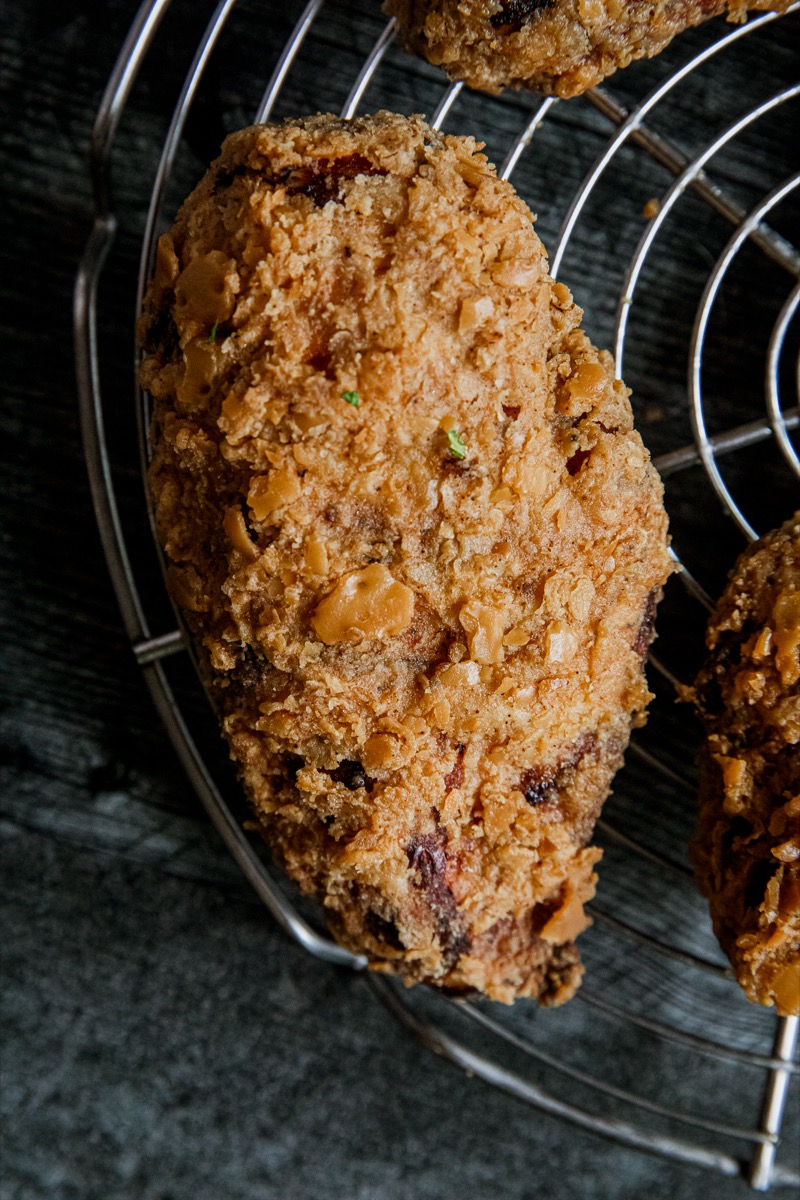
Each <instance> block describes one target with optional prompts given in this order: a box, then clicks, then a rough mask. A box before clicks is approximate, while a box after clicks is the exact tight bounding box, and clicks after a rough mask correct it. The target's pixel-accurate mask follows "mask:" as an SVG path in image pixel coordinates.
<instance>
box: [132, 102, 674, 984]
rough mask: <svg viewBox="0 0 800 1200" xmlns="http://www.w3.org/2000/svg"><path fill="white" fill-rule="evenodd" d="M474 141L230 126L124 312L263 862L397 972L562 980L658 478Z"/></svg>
mask: <svg viewBox="0 0 800 1200" xmlns="http://www.w3.org/2000/svg"><path fill="white" fill-rule="evenodd" d="M479 149H480V147H479V146H478V145H476V143H475V142H474V141H473V140H472V139H471V138H456V137H443V136H442V135H440V134H438V133H436V132H434V131H432V130H431V129H429V128H428V127H427V126H426V125H425V123H424V122H423V121H422V120H421V119H420V118H411V119H407V118H404V117H400V116H395V115H393V114H390V113H379V114H378V115H377V116H373V117H363V118H359V119H357V120H353V121H342V120H339V119H338V118H335V117H331V116H316V117H309V118H306V119H304V120H295V121H288V122H286V123H285V124H283V125H266V126H261V127H255V128H252V129H245V130H243V131H242V132H240V133H237V134H234V135H233V136H231V137H229V138H228V139H227V141H226V142H225V145H224V147H223V150H222V154H221V156H220V158H219V159H218V160H217V161H216V162H215V163H214V165H213V166H212V167H211V169H210V170H209V172H208V174H207V175H206V177H205V179H204V180H203V181H202V182H201V183H200V185H199V186H198V188H197V189H196V190H195V192H194V193H193V194H192V196H191V197H190V198H189V199H188V200H187V201H186V203H185V204H184V206H183V208H182V209H181V211H180V213H179V215H178V218H177V220H176V222H175V226H174V228H173V229H172V231H171V233H169V234H167V235H165V236H164V237H163V238H162V239H161V243H160V246H159V255H158V267H157V271H156V274H155V279H154V281H153V282H152V284H151V286H150V289H149V291H148V294H147V298H146V302H145V307H144V313H143V316H142V318H141V322H140V331H139V332H140V337H141V339H142V342H143V345H144V346H145V347H146V350H147V357H146V359H145V361H144V364H143V366H142V381H143V383H144V385H145V386H146V387H147V388H149V390H150V392H151V393H152V396H153V399H154V414H153V427H152V443H153V462H152V469H151V472H150V484H151V488H152V494H153V498H154V502H155V511H156V520H157V527H158V532H159V536H160V538H161V541H162V544H163V546H164V548H165V551H166V554H167V556H168V558H169V560H170V562H171V571H170V577H171V588H172V592H173V594H174V596H175V597H176V598H177V600H178V602H179V603H180V604H181V606H182V607H183V609H184V610H185V612H186V614H187V620H188V622H189V625H190V626H191V628H192V630H193V631H194V634H195V637H196V639H197V642H198V644H199V646H200V647H201V654H202V657H203V659H204V661H205V662H206V664H207V668H206V669H207V671H208V675H209V678H210V681H211V686H212V689H213V692H214V694H215V696H216V699H217V703H218V706H219V709H220V712H221V715H222V720H223V724H224V730H225V734H226V736H227V738H228V741H229V744H230V748H231V753H232V755H233V757H234V758H235V759H236V761H237V763H238V764H239V768H240V771H241V776H242V779H243V782H244V786H245V789H246V791H247V794H248V796H249V799H250V801H251V803H252V806H253V810H254V812H255V814H256V819H257V821H258V822H259V824H260V826H261V828H262V829H263V831H264V835H265V837H266V839H267V841H268V843H269V845H270V847H271V849H272V853H273V855H274V856H275V858H276V859H277V861H278V862H280V863H281V864H282V865H283V867H284V868H285V869H286V870H287V871H288V873H289V874H290V875H291V877H292V878H293V879H294V880H295V881H296V882H297V883H298V884H299V886H300V887H301V889H302V890H303V891H304V892H306V893H308V894H310V895H312V896H315V897H316V898H317V899H318V900H319V902H320V903H321V904H322V905H323V906H324V908H325V910H326V913H327V918H328V921H329V924H330V926H331V928H332V930H333V931H334V933H335V935H336V937H337V938H339V939H340V941H341V942H342V943H343V944H344V945H346V946H348V947H351V948H353V949H355V950H358V951H360V952H363V953H365V954H366V955H368V957H369V960H370V963H371V965H372V966H373V968H375V969H379V970H386V971H391V972H394V973H396V974H398V975H400V976H402V977H403V978H404V979H405V980H406V981H407V982H414V981H419V980H423V981H426V982H430V983H434V984H437V985H440V986H442V987H446V988H450V989H457V990H467V989H476V990H478V991H481V992H484V993H485V994H487V995H489V996H492V997H494V998H495V999H499V1000H504V1001H510V1000H512V999H513V998H514V997H515V996H518V995H527V996H538V997H539V998H540V999H541V1000H542V1001H543V1002H544V1003H558V1002H560V1001H561V1000H564V999H566V998H568V997H569V996H570V995H571V994H572V993H573V992H574V990H575V988H576V987H577V985H578V982H579V979H580V974H581V969H582V968H581V967H580V964H579V958H578V953H577V950H576V949H575V945H574V938H575V937H576V935H577V934H578V933H579V932H580V931H581V930H582V929H583V928H584V927H585V926H586V925H587V923H588V919H587V917H586V915H585V913H584V908H583V905H584V902H585V901H586V900H587V899H588V898H589V897H590V896H591V895H592V893H593V890H594V884H595V875H594V865H595V863H596V862H597V859H598V858H599V856H600V852H599V851H598V850H596V849H593V848H590V847H587V842H588V839H589V837H590V835H591V832H592V828H593V826H594V823H595V820H596V818H597V815H598V812H599V810H600V806H601V804H602V802H603V799H604V797H605V796H606V793H607V792H608V789H609V785H610V782H611V779H612V776H613V774H614V772H615V771H616V769H617V768H618V766H619V765H620V762H621V759H622V753H623V750H624V747H625V745H626V743H627V740H628V736H629V731H630V726H631V721H632V720H634V721H640V720H641V719H642V713H643V709H644V707H645V704H646V702H647V700H648V698H649V695H648V692H647V688H646V686H645V681H644V676H643V659H644V658H645V656H646V651H647V646H648V643H649V641H650V639H651V637H652V628H653V615H654V606H655V598H656V595H657V593H658V591H659V589H660V587H661V585H662V584H663V582H664V580H665V579H666V577H667V575H668V574H669V572H670V563H669V559H668V555H667V548H666V516H665V513H664V509H663V507H662V500H661V485H660V482H659V479H658V477H657V475H656V473H655V471H654V469H653V468H652V466H651V465H650V461H649V457H648V454H647V452H646V450H645V449H644V447H643V446H642V443H641V440H640V438H639V436H638V434H637V433H636V432H634V430H633V425H632V417H631V410H630V405H629V402H628V395H627V391H626V389H625V387H624V385H623V384H622V383H621V382H620V381H619V380H615V379H614V372H613V365H612V360H611V358H610V357H609V355H607V354H604V353H598V351H597V350H595V349H594V347H593V346H592V345H591V343H590V342H589V340H588V338H587V337H586V336H585V334H583V333H582V332H581V330H580V328H579V321H580V317H581V313H580V310H579V309H578V308H576V306H575V305H574V304H573V302H572V297H571V295H570V293H569V290H568V289H567V288H566V287H565V286H564V285H563V284H556V283H554V282H553V280H552V279H551V278H550V277H549V275H548V274H547V261H546V257H545V253H544V250H543V247H542V245H541V243H540V242H539V239H538V238H537V237H536V234H535V233H534V232H533V228H532V226H531V214H530V212H529V211H528V209H527V207H526V206H525V204H524V203H523V202H522V201H521V200H520V199H519V197H518V196H517V195H516V194H515V192H514V190H513V188H512V187H511V186H510V185H509V184H508V183H505V182H502V181H501V180H499V179H498V178H497V176H496V174H495V172H494V169H493V168H492V167H491V166H490V165H489V164H488V163H487V162H486V159H485V158H484V157H483V156H482V155H481V154H480V153H479Z"/></svg>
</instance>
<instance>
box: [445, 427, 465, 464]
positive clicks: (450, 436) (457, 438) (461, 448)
mask: <svg viewBox="0 0 800 1200" xmlns="http://www.w3.org/2000/svg"><path fill="white" fill-rule="evenodd" d="M447 444H448V446H449V447H450V453H451V454H454V455H455V456H456V458H466V457H467V447H466V446H465V445H464V443H463V441H462V440H461V434H460V433H459V432H458V430H457V429H448V431H447Z"/></svg>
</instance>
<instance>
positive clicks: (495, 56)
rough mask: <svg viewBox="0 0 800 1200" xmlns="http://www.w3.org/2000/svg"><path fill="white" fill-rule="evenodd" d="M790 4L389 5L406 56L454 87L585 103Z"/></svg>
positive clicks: (574, 0) (585, 0) (518, 1)
mask: <svg viewBox="0 0 800 1200" xmlns="http://www.w3.org/2000/svg"><path fill="white" fill-rule="evenodd" d="M789 3H790V0H654V2H650V3H642V0H633V2H632V3H631V2H628V0H384V5H383V9H384V12H385V13H387V14H388V15H390V16H394V17H396V18H397V21H398V25H399V29H400V37H401V40H402V41H403V42H404V43H405V46H406V48H407V49H408V50H410V51H412V52H413V53H415V54H418V55H420V56H421V57H422V58H425V59H427V60H428V62H429V63H433V65H434V66H437V67H443V68H444V69H445V71H447V73H448V75H449V76H450V78H451V79H460V80H463V81H464V82H465V83H468V84H469V85H470V87H474V88H479V89H480V90H482V91H485V92H492V93H497V92H499V91H501V90H502V89H503V88H504V87H511V88H522V87H524V88H530V89H531V90H533V91H537V92H544V93H545V94H547V95H552V96H563V97H567V96H578V95H580V93H581V92H585V91H586V89H587V88H590V87H594V86H595V84H597V83H600V82H601V80H603V79H605V78H606V76H608V75H611V74H612V73H613V72H614V71H616V70H617V69H618V68H621V67H627V66H628V64H629V63H631V62H633V61H634V60H635V59H638V58H653V56H654V55H656V54H659V53H660V52H661V51H662V50H663V49H664V47H665V46H667V45H668V44H669V43H670V42H671V41H672V39H673V38H674V37H675V35H676V34H678V33H681V32H682V30H684V29H687V28H688V27H689V26H691V25H699V24H700V23H701V22H702V21H706V20H708V18H709V17H715V16H719V15H720V14H721V13H724V12H725V11H726V10H727V13H728V20H729V21H744V20H746V19H747V13H748V11H750V10H756V9H760V10H763V9H768V10H770V11H777V12H783V11H784V10H785V9H786V8H788V6H789Z"/></svg>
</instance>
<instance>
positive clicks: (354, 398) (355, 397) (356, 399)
mask: <svg viewBox="0 0 800 1200" xmlns="http://www.w3.org/2000/svg"><path fill="white" fill-rule="evenodd" d="M342 399H343V400H346V401H347V403H348V404H352V406H353V408H358V406H359V404H360V403H361V397H360V396H359V394H358V392H342Z"/></svg>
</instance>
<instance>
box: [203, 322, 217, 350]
mask: <svg viewBox="0 0 800 1200" xmlns="http://www.w3.org/2000/svg"><path fill="white" fill-rule="evenodd" d="M218 325H219V321H215V322H214V324H213V325H212V326H211V333H210V334H209V335H208V337H207V338H206V341H207V342H211V344H212V345H213V344H214V342H215V341H216V340H217V326H218Z"/></svg>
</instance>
